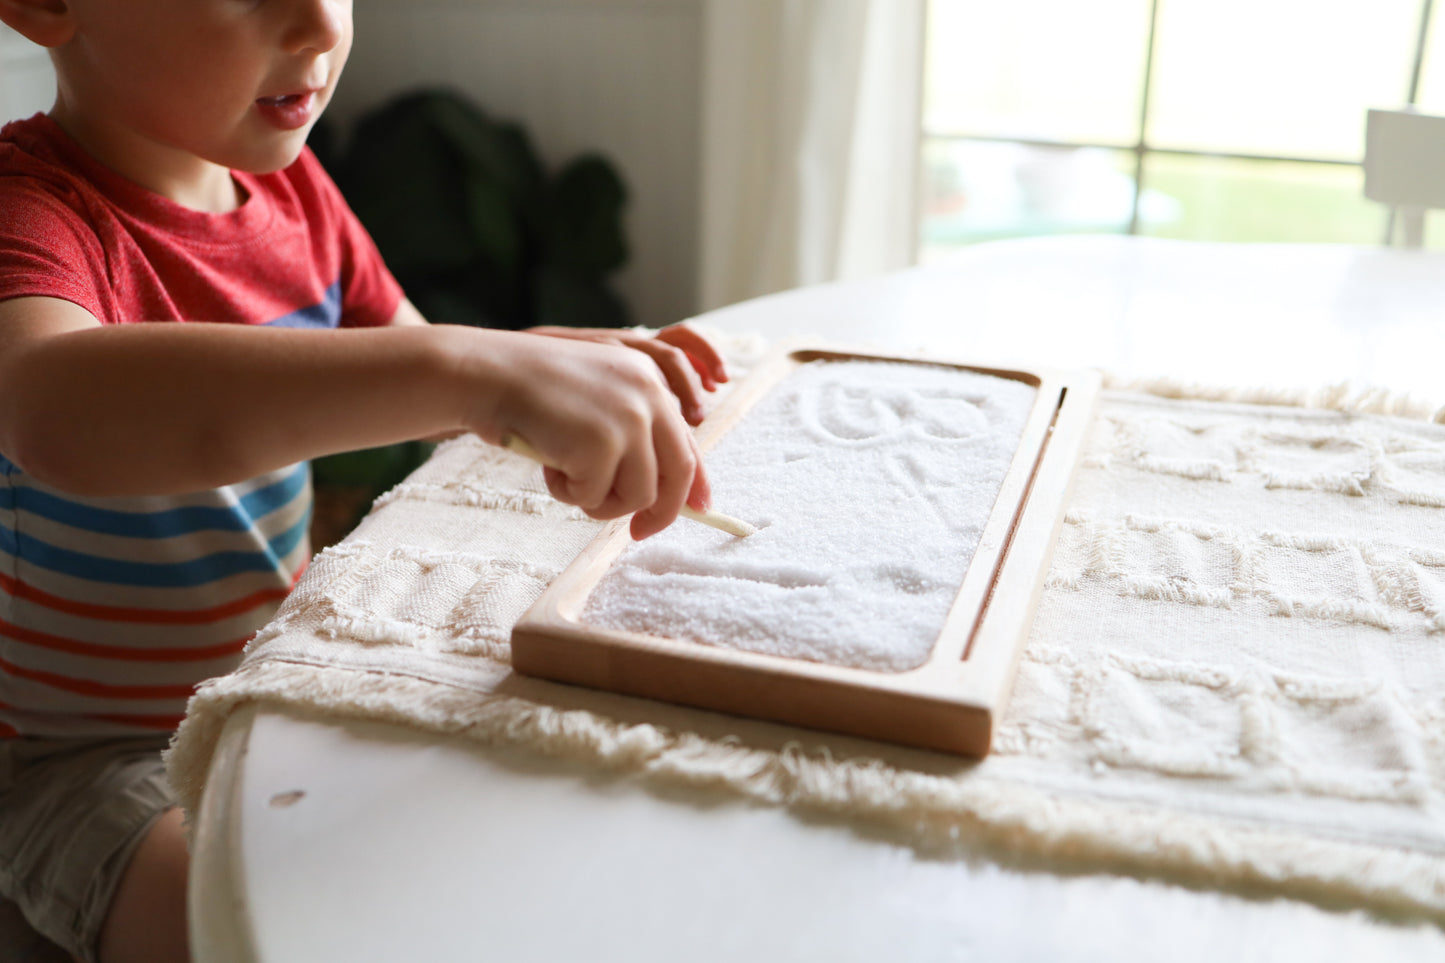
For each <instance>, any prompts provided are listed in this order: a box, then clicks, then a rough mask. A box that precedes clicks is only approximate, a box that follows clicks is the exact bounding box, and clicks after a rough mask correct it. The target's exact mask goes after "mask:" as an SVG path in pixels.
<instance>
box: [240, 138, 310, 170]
mask: <svg viewBox="0 0 1445 963" xmlns="http://www.w3.org/2000/svg"><path fill="white" fill-rule="evenodd" d="M305 146H306V139H305V138H304V137H298V138H297V139H296V143H295V145H294V146H288V147H287V148H286V149H285V150H277V151H268V152H267V153H266V154H265V155H264V156H260V157H256V158H253V159H248V163H246V165H245V166H244V167H242V168H240V169H241V170H244V171H246V173H248V174H258V175H259V174H274V173H276V172H277V171H283V170H285V169H286V168H288V167H290V166H291V165H292V164H294V163H296V159H297V158H298V157H300V156H301V151H302V149H304V148H305Z"/></svg>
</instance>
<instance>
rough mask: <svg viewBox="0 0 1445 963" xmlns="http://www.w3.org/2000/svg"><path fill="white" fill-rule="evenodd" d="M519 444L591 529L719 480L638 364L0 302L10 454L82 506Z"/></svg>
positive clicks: (514, 342)
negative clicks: (450, 436)
mask: <svg viewBox="0 0 1445 963" xmlns="http://www.w3.org/2000/svg"><path fill="white" fill-rule="evenodd" d="M456 429H461V430H468V431H475V432H477V433H478V434H479V435H481V436H482V437H483V438H485V439H486V440H488V441H491V442H498V441H500V439H501V437H502V436H503V435H504V434H506V433H507V432H509V431H510V432H516V433H517V434H519V435H521V436H522V437H524V438H526V439H527V440H528V441H529V442H530V443H531V444H532V445H533V446H534V447H536V448H537V449H538V450H539V451H540V452H541V453H542V454H544V455H545V456H546V457H547V460H548V461H549V463H551V464H555V465H558V466H559V467H560V471H549V472H548V484H549V486H550V487H551V489H552V491H553V493H554V494H555V495H556V496H557V497H558V498H560V499H562V500H563V501H566V502H569V503H571V504H575V505H578V506H579V507H581V508H583V509H584V510H586V511H587V512H588V513H589V514H591V515H593V516H594V517H598V518H612V517H617V516H619V515H623V514H626V513H628V512H631V511H638V515H637V516H636V517H635V518H634V520H633V533H634V535H636V536H637V537H639V538H640V537H645V536H647V535H649V534H652V533H654V532H656V531H658V530H660V529H662V528H664V527H666V526H667V525H668V524H669V523H670V522H671V521H672V520H673V518H674V517H675V516H676V514H677V511H678V509H680V508H681V506H682V504H683V503H684V501H688V502H690V503H692V504H693V505H694V506H695V507H702V506H703V505H705V504H706V502H707V499H708V491H707V481H706V477H705V475H704V473H703V470H702V467H701V462H700V460H699V458H698V455H697V449H696V446H695V444H694V442H693V440H692V436H691V433H690V432H689V431H688V430H687V426H686V424H685V423H684V421H683V419H682V417H681V416H680V414H679V412H678V403H677V400H676V399H675V398H674V397H673V395H672V393H671V392H670V391H669V389H668V387H667V385H666V384H665V383H664V380H663V377H662V375H661V374H660V372H659V369H658V367H657V365H656V364H655V363H653V361H652V360H651V359H649V358H648V357H647V356H645V355H643V354H642V353H640V352H638V351H631V350H622V349H619V348H617V347H613V346H608V345H601V344H596V343H591V342H587V341H579V340H567V339H556V338H541V337H539V336H537V335H534V334H525V333H517V332H506V331H492V330H486V329H479V328H465V327H457V326H449V325H437V326H426V325H408V324H402V325H395V326H392V327H387V328H378V329H360V330H345V331H306V330H287V329H271V328H261V329H256V328H243V327H240V326H232V325H223V324H199V323H192V324H136V325H123V326H122V325H117V326H105V327H102V326H101V325H100V324H99V323H98V322H97V321H96V320H95V318H94V317H93V316H92V315H90V314H89V313H88V312H86V311H85V310H83V309H81V308H79V307H77V306H75V305H73V304H70V303H69V302H65V301H60V300H56V299H53V298H18V299H14V300H10V301H5V302H0V452H4V453H5V455H6V456H7V457H9V458H11V459H12V460H13V461H15V462H16V463H17V464H19V465H20V466H21V467H23V468H24V469H25V470H26V471H28V472H30V473H31V474H32V475H34V476H35V477H36V478H38V479H40V480H42V481H45V482H48V483H50V484H53V485H55V486H56V487H59V488H62V489H66V490H69V491H72V492H75V493H77V494H90V495H123V494H141V493H148V494H163V493H172V492H185V491H194V490H198V489H202V488H209V487H214V486H215V485H219V484H225V483H229V482H235V481H239V480H241V479H244V478H248V477H251V476H253V475H256V474H259V473H261V472H263V471H266V470H269V469H273V468H278V467H281V466H283V465H287V464H290V463H292V462H295V461H299V460H301V459H304V458H310V457H314V456H317V455H322V454H328V453H331V452H336V451H345V450H349V449H355V448H364V447H370V446H374V445H380V444H386V443H389V442H394V441H399V440H403V439H409V438H417V437H422V436H425V435H430V434H436V433H439V432H443V431H449V430H456Z"/></svg>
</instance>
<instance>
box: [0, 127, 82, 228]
mask: <svg viewBox="0 0 1445 963" xmlns="http://www.w3.org/2000/svg"><path fill="white" fill-rule="evenodd" d="M77 151H78V148H75V145H74V144H73V142H71V141H70V140H69V138H68V137H66V135H65V134H64V133H63V132H62V131H61V129H60V127H59V125H57V124H56V123H55V121H53V120H51V119H50V118H49V117H47V116H45V115H44V114H36V115H35V116H33V117H29V118H27V119H25V120H16V121H12V122H10V123H8V124H6V125H5V126H4V127H3V128H0V212H8V213H10V214H11V215H12V216H16V217H25V218H27V219H28V218H33V217H35V216H36V212H37V209H39V210H44V211H51V212H59V211H72V212H74V213H75V214H76V215H79V216H82V217H83V216H84V215H85V212H86V211H87V209H88V208H89V206H90V203H91V197H92V195H94V194H95V193H96V189H95V186H94V184H93V183H92V176H91V172H90V171H88V170H87V168H86V165H85V164H84V163H83V162H80V158H77V157H76V156H75V154H76V152H77Z"/></svg>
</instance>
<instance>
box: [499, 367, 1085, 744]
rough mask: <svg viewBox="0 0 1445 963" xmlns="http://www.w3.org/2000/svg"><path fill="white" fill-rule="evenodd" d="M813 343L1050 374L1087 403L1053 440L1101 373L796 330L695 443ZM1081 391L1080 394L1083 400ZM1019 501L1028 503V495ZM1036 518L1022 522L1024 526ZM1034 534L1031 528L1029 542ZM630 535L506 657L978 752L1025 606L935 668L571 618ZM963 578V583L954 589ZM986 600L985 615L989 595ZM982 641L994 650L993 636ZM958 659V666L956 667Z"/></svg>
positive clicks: (1069, 474)
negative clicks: (970, 656)
mask: <svg viewBox="0 0 1445 963" xmlns="http://www.w3.org/2000/svg"><path fill="white" fill-rule="evenodd" d="M819 353H821V354H823V355H827V356H830V357H838V358H840V359H844V358H846V359H856V360H878V361H894V362H902V363H911V364H934V365H944V366H950V367H958V368H964V369H967V370H972V371H980V372H983V373H989V374H998V375H1003V376H1006V377H1015V378H1017V377H1018V376H1020V375H1022V376H1024V377H1025V378H1027V379H1029V380H1032V381H1033V383H1034V385H1035V387H1036V388H1039V387H1043V386H1045V385H1047V384H1054V383H1057V384H1059V385H1061V386H1062V387H1063V388H1064V389H1065V390H1066V391H1072V392H1074V393H1075V394H1074V399H1075V401H1074V403H1073V405H1072V408H1071V410H1073V409H1079V408H1087V410H1086V411H1083V412H1082V414H1079V415H1077V416H1071V417H1069V418H1068V419H1066V421H1065V423H1064V424H1060V423H1058V422H1056V423H1055V424H1054V426H1053V428H1052V431H1051V432H1050V434H1049V436H1048V445H1050V446H1052V445H1053V444H1054V443H1055V441H1057V440H1058V434H1059V432H1060V431H1061V430H1066V431H1067V432H1068V435H1069V438H1072V437H1073V435H1074V434H1075V433H1077V432H1079V431H1083V430H1085V429H1086V428H1087V421H1088V418H1089V416H1090V415H1091V414H1092V410H1093V406H1094V399H1095V398H1096V397H1097V394H1098V390H1099V388H1098V386H1099V382H1100V377H1099V375H1098V373H1097V372H1093V371H1089V370H1087V369H1078V370H1073V369H1068V370H1063V369H1052V368H1050V369H1032V368H1022V367H1020V368H993V367H988V368H985V367H980V366H978V365H974V364H971V363H969V362H967V361H959V360H951V359H940V358H933V357H916V356H906V355H895V354H891V353H888V352H882V351H877V350H872V349H861V350H855V349H850V348H845V347H839V346H836V345H823V344H819V343H817V342H812V343H802V342H798V341H793V342H790V343H787V344H784V345H780V346H778V349H777V350H775V351H774V352H772V353H770V355H768V356H765V358H764V359H762V360H761V361H760V362H759V363H758V365H756V366H755V367H754V368H753V370H752V371H751V372H750V373H749V375H748V376H747V381H746V383H745V384H743V385H739V388H738V389H737V390H736V391H735V392H734V393H733V394H732V395H730V396H729V398H727V399H725V401H724V403H723V404H722V405H720V406H719V408H718V410H717V412H715V416H716V417H717V418H718V421H717V423H716V427H714V428H713V429H712V430H711V431H710V432H709V433H708V434H707V435H706V436H705V437H703V436H702V433H701V431H700V433H699V435H700V438H699V443H700V447H701V446H702V444H703V442H704V441H705V442H706V447H711V446H712V445H713V444H715V443H716V442H717V440H719V439H720V438H721V437H723V435H725V434H726V432H727V431H728V430H731V428H732V427H733V426H734V425H736V423H737V422H738V421H740V420H741V419H742V417H743V416H744V415H745V414H746V413H747V411H748V410H749V409H750V408H751V407H752V405H753V404H754V403H756V402H757V401H758V400H759V399H760V398H761V397H762V396H763V395H764V394H766V393H767V391H769V390H771V388H772V387H773V386H774V385H775V384H776V383H777V382H778V381H780V380H781V379H782V378H783V377H784V376H786V375H787V374H788V373H790V372H791V371H792V370H793V368H794V367H796V365H797V364H798V363H801V361H800V359H801V358H802V357H804V356H806V355H812V354H819ZM1085 395H1087V404H1086V405H1085V404H1083V402H1084V401H1085V398H1084V396H1085ZM712 417H713V416H710V419H711V418H712ZM704 427H706V426H704ZM1069 443H1070V444H1072V442H1069ZM704 450H706V448H704ZM1077 454H1078V452H1077V451H1076V452H1074V457H1073V458H1072V459H1071V460H1070V461H1069V464H1068V465H1067V466H1065V469H1066V471H1065V472H1064V474H1065V478H1066V482H1065V487H1066V488H1067V485H1069V484H1071V480H1072V478H1073V474H1074V471H1075V468H1076V466H1077V461H1078V458H1077ZM1046 456H1047V450H1045V451H1042V452H1040V453H1039V454H1038V455H1037V456H1036V457H1037V458H1038V459H1039V463H1040V464H1042V462H1043V460H1044V459H1045V458H1046ZM1050 477H1052V474H1051V475H1050ZM1049 484H1050V485H1052V484H1054V483H1053V482H1049ZM1001 494H1002V492H1001ZM1063 499H1064V503H1061V504H1060V505H1059V506H1058V510H1057V512H1056V513H1050V518H1049V523H1050V527H1049V536H1048V538H1047V539H1045V541H1046V542H1047V547H1046V549H1045V553H1046V554H1047V553H1049V552H1051V550H1052V546H1053V543H1054V541H1055V540H1056V538H1057V534H1058V531H1059V528H1060V526H1061V525H1062V519H1063V512H1064V507H1065V503H1066V500H1067V491H1065V492H1064V495H1063ZM1024 508H1025V509H1027V504H1026V505H1025V506H1024ZM1035 514H1037V513H1035ZM1031 517H1032V516H1031ZM991 519H992V515H991ZM1035 524H1036V523H1034V522H1032V521H1031V522H1030V531H1032V528H1033V526H1034V525H1035ZM1033 540H1034V538H1033V537H1031V539H1030V543H1031V544H1032V542H1033ZM629 541H630V539H629V537H628V534H627V531H626V525H625V524H624V523H623V522H622V521H619V522H614V523H612V525H611V526H609V528H608V529H605V530H604V531H603V532H602V533H600V534H599V535H598V536H597V538H596V539H594V540H593V542H592V543H590V544H589V545H588V546H587V548H586V549H584V551H583V552H582V553H581V554H580V555H579V556H578V557H577V559H576V560H574V562H573V563H572V564H571V565H569V566H568V567H567V568H566V569H565V570H564V571H563V572H562V574H561V575H559V576H558V578H557V579H556V580H555V581H554V582H553V583H552V585H550V586H549V587H548V588H547V589H546V590H545V591H544V592H543V594H542V596H541V597H540V598H539V599H538V600H537V601H536V602H535V603H534V604H533V606H532V607H531V608H529V609H528V610H527V612H526V613H524V615H523V616H522V618H521V619H519V620H518V621H517V623H516V625H515V626H514V627H513V630H512V664H513V668H514V669H515V670H516V671H518V672H519V673H521V674H524V675H530V676H535V677H539V678H546V679H551V680H553V681H558V682H566V683H572V684H578V685H585V686H590V687H593V688H599V689H605V690H609V691H614V692H621V693H625V694H629V695H635V696H642V697H646V698H653V699H657V700H659V701H663V702H671V703H677V704H684V705H693V706H697V707H701V708H705V709H713V710H718V711H723V712H732V713H736V714H739V715H744V716H751V717H755V718H763V719H769V720H773V721H777V722H784V723H789V724H794V725H801V726H807V727H810V728H816V729H824V730H831V731H836V732H842V733H846V734H850V735H857V736H863V737H866V738H876V739H883V740H886V741H892V742H898V743H901V744H904V745H911V746H917V747H920V748H927V749H937V750H942V751H946V752H952V753H958V754H963V755H969V756H982V755H985V754H987V752H988V750H989V747H990V745H991V742H992V736H993V730H994V726H995V724H996V721H997V717H998V715H999V714H1000V713H1001V711H1002V709H1003V707H1004V705H1005V704H1006V701H1007V696H1008V692H1009V689H1010V688H1011V685H1012V671H1013V669H1014V668H1015V667H1016V665H1017V658H1018V654H1019V651H1018V650H1020V649H1021V648H1022V644H1023V638H1022V637H1020V635H1022V636H1026V633H1027V630H1028V625H1029V624H1030V623H1031V618H1030V619H1028V620H1027V621H1026V622H1025V624H1024V625H1023V626H1022V627H1021V628H1019V629H1018V630H1017V631H1016V632H1015V634H1014V644H1013V646H1012V651H1011V652H1010V653H1008V658H1006V659H1003V660H999V659H994V658H987V659H982V660H980V661H979V662H978V663H971V662H970V661H968V660H965V661H963V662H959V661H958V660H957V659H956V658H954V659H950V660H948V663H949V664H946V665H945V666H944V667H943V668H940V667H939V665H937V664H935V661H934V660H933V659H932V658H931V659H930V660H929V662H926V663H924V665H923V666H920V667H918V668H917V669H913V670H908V671H905V672H897V673H890V672H876V671H870V670H866V669H855V668H850V667H845V666H836V665H827V664H820V663H812V662H807V661H805V660H797V659H785V658H780V657H774V656H766V655H760V654H757V653H750V652H746V651H743V650H738V649H729V648H726V647H720V646H707V645H703V644H700V643H693V642H686V641H678V640H671V639H660V638H653V637H649V636H643V635H639V634H636V633H619V632H598V631H596V630H585V629H583V627H582V626H581V624H580V622H579V621H578V614H579V610H580V608H581V606H582V605H583V604H585V601H586V598H587V596H588V595H589V594H590V593H591V590H592V588H593V587H594V586H595V585H596V583H597V581H598V580H600V579H601V578H602V576H603V575H604V574H605V573H606V571H607V570H608V568H610V566H611V564H612V562H613V561H614V560H615V559H616V556H617V555H619V554H620V553H621V552H622V551H623V549H625V547H626V545H627V543H628V542H629ZM1005 548H1007V546H1000V551H1002V550H1004V549H1005ZM1046 563H1047V559H1046V558H1045V559H1044V564H1045V565H1046ZM971 568H972V566H971ZM1046 574H1047V572H1046V570H1044V571H1040V572H1038V573H1037V578H1036V579H1034V580H1033V584H1031V585H1030V587H1029V588H1030V592H1029V594H1027V595H1023V596H1019V595H1018V590H1015V589H1010V590H1009V592H1008V593H1007V595H1006V596H1005V597H1004V598H1003V599H1002V600H1001V601H1000V603H999V605H1000V608H1001V609H1002V608H1004V607H1006V606H1011V605H1014V604H1017V603H1018V600H1019V599H1020V598H1021V599H1022V601H1023V602H1024V603H1026V605H1027V610H1028V611H1030V612H1031V610H1032V607H1033V602H1034V601H1035V600H1036V599H1037V596H1038V592H1039V591H1040V590H1041V588H1042V584H1043V579H1044V577H1045V575H1046ZM965 580H967V574H966V575H965ZM963 588H964V586H962V585H961V586H960V594H961V593H962V591H963ZM997 595H998V592H997V588H996V587H995V589H994V590H993V591H992V592H990V593H989V595H988V597H989V599H990V600H991V599H993V598H995V597H997ZM985 605H986V607H985V608H984V610H983V614H984V616H985V618H986V617H987V615H988V612H989V610H990V607H991V606H992V605H993V602H992V601H988V602H986V603H985ZM950 617H951V616H950ZM995 621H997V619H996V620H995ZM946 624H947V623H945V625H946ZM969 629H970V631H971V633H972V634H973V636H974V637H975V638H976V637H977V632H978V629H977V628H975V627H974V626H972V625H970V626H969ZM988 631H989V635H987V636H986V637H985V638H986V639H991V638H993V634H994V633H996V632H997V633H1001V632H1002V630H1000V629H997V628H994V623H990V624H989V627H988ZM988 649H989V651H992V645H989V646H988ZM975 666H976V667H977V671H975V672H974V675H975V676H976V677H975V678H973V679H972V680H971V681H970V680H969V678H968V673H969V671H970V670H974V668H975ZM960 667H962V668H963V670H964V671H963V672H960V671H958V670H959V668H960ZM961 675H962V676H963V678H960V676H961ZM977 676H984V677H983V678H978V677H977ZM780 687H781V690H782V691H783V692H784V693H785V694H784V695H783V696H779V695H777V692H778V690H779V689H780ZM790 687H791V688H793V689H795V690H796V691H797V692H798V693H804V692H806V693H807V695H808V697H807V698H806V699H800V698H799V697H797V696H794V697H788V696H786V691H787V690H788V689H789V688H790Z"/></svg>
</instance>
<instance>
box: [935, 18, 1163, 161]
mask: <svg viewBox="0 0 1445 963" xmlns="http://www.w3.org/2000/svg"><path fill="white" fill-rule="evenodd" d="M928 16H929V21H928V42H927V54H926V56H927V60H926V64H927V65H926V68H925V80H924V118H923V127H924V130H925V131H926V132H928V133H930V134H972V135H974V136H981V137H1010V138H1019V139H1021V140H1056V141H1067V142H1076V141H1084V142H1091V143H1092V142H1098V143H1107V144H1120V145H1132V144H1133V143H1135V141H1136V140H1137V139H1138V136H1139V132H1138V126H1139V108H1140V98H1141V96H1142V94H1143V77H1144V55H1145V48H1146V45H1147V38H1148V28H1149V2H1148V0H1090V2H1088V3H1080V2H1078V0H1009V2H1007V3H999V2H998V0H931V2H930V4H929V8H928Z"/></svg>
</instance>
